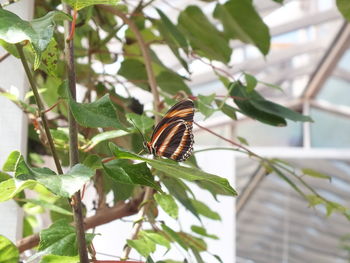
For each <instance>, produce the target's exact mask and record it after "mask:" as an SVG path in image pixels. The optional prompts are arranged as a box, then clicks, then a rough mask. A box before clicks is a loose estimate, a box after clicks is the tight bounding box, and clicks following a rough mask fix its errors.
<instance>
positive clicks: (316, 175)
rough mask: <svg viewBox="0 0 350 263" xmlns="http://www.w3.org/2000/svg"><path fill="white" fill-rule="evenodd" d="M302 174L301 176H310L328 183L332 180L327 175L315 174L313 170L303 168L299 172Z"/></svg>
mask: <svg viewBox="0 0 350 263" xmlns="http://www.w3.org/2000/svg"><path fill="white" fill-rule="evenodd" d="M301 171H302V172H303V174H305V175H308V176H311V177H316V178H321V179H328V180H329V181H331V180H332V177H330V176H329V175H326V174H323V173H320V172H317V171H315V170H313V169H310V168H304V169H302V170H301Z"/></svg>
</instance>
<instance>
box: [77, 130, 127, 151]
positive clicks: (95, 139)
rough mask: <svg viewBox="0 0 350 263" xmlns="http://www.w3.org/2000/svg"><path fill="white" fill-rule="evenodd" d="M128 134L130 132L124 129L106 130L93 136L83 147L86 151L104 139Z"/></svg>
mask: <svg viewBox="0 0 350 263" xmlns="http://www.w3.org/2000/svg"><path fill="white" fill-rule="evenodd" d="M127 134H129V132H127V131H124V130H113V131H105V132H101V133H98V134H96V135H95V136H94V137H92V138H91V140H90V141H89V143H88V144H87V145H84V147H83V149H84V150H86V151H89V150H91V149H92V148H94V147H95V146H96V145H97V144H99V143H101V142H103V141H107V140H110V139H115V138H118V137H122V136H125V135H127Z"/></svg>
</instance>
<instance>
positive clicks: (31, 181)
mask: <svg viewBox="0 0 350 263" xmlns="http://www.w3.org/2000/svg"><path fill="white" fill-rule="evenodd" d="M13 157H17V161H16V165H15V167H14V172H15V178H12V179H9V180H7V181H4V182H2V183H1V184H0V189H1V188H3V189H4V191H5V192H6V195H2V198H1V199H0V200H4V199H6V200H7V199H8V198H12V197H13V196H14V195H15V194H17V193H19V192H20V191H22V190H23V189H25V188H28V187H33V186H34V185H35V184H36V182H38V183H40V184H42V185H44V186H45V187H46V188H48V189H49V190H50V191H52V192H53V193H54V194H56V195H59V196H62V197H70V196H72V195H73V194H74V193H75V192H76V191H78V190H79V189H80V188H81V187H82V186H83V185H84V184H85V183H86V182H87V181H89V179H90V178H91V177H92V176H93V175H94V174H95V172H94V170H92V169H90V168H88V167H86V166H84V165H82V164H77V165H75V166H74V167H73V168H72V169H71V170H69V171H68V172H67V173H65V174H61V175H56V174H55V172H53V171H52V170H50V169H48V168H33V167H29V166H28V165H27V164H26V162H25V161H24V158H23V156H22V155H20V154H18V152H16V151H15V152H13V153H11V154H10V159H11V160H12V159H13ZM12 161H13V160H12ZM7 163H8V162H7ZM12 168H13V167H12Z"/></svg>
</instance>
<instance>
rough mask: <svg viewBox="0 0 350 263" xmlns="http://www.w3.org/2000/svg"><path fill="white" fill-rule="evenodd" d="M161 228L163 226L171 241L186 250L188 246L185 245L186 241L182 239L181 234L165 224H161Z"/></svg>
mask: <svg viewBox="0 0 350 263" xmlns="http://www.w3.org/2000/svg"><path fill="white" fill-rule="evenodd" d="M162 228H163V230H164V232H165V233H166V234H168V235H169V237H170V238H171V239H172V240H173V241H175V242H176V243H178V244H179V245H180V246H181V247H182V248H183V249H185V250H188V246H187V244H186V242H184V240H182V238H181V236H180V235H179V234H178V233H177V232H175V231H174V230H172V229H171V228H170V227H168V226H167V225H165V224H162Z"/></svg>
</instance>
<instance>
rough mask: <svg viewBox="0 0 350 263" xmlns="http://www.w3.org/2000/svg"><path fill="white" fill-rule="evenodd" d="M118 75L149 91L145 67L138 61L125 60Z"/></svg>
mask: <svg viewBox="0 0 350 263" xmlns="http://www.w3.org/2000/svg"><path fill="white" fill-rule="evenodd" d="M118 75H120V76H123V77H124V78H126V79H127V80H128V81H130V82H132V83H134V84H135V85H136V86H138V87H140V88H142V89H144V90H147V91H149V90H150V89H149V85H148V80H147V72H146V67H145V65H144V64H143V63H142V62H141V61H139V60H136V59H125V60H123V62H122V63H121V65H120V69H119V71H118Z"/></svg>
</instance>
